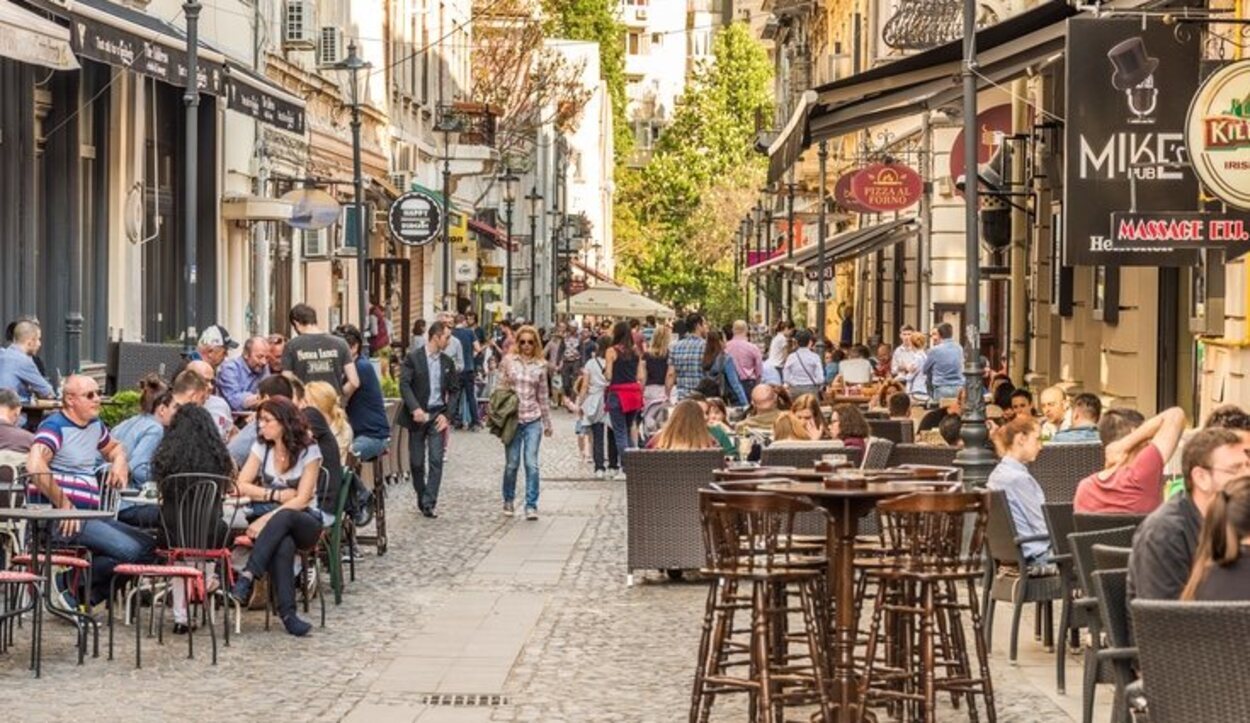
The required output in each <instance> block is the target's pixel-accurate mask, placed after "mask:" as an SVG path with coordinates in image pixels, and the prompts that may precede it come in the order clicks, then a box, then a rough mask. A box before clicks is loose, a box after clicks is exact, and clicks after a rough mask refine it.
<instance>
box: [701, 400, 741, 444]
mask: <svg viewBox="0 0 1250 723" xmlns="http://www.w3.org/2000/svg"><path fill="white" fill-rule="evenodd" d="M694 401H696V402H698V404H699V407H700V408H701V409H702V410H703V418H704V419H705V420H707V431H708V434H710V435H712V439H715V440H716V443H717V444H719V445H720V448H721V451H722V452H724V453H725V455H726V456H730V457H733V458H735V459H737V457H738V448H737V447H736V446H734V441H733V432H732V431H731V430H730V429H729V425H728V424H726V423H725V418H726V416H728V414H729V410H728V409H727V408H726V407H725V400H723V399H721V398H720V397H712V398H711V399H703V398H701V397H700V398H695V399H694Z"/></svg>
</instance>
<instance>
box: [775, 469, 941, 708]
mask: <svg viewBox="0 0 1250 723" xmlns="http://www.w3.org/2000/svg"><path fill="white" fill-rule="evenodd" d="M773 476H774V477H778V476H779V477H791V476H792V475H791V474H790V473H787V472H784V471H780V472H779V471H775V470H774V474H773ZM804 477H806V475H804ZM942 484H943V483H941V482H933V481H925V482H923V483H919V482H917V481H897V480H894V481H890V482H871V481H870V482H868V483H867V484H866V485H865V486H862V487H826V486H825V484H824V482H823V481H794V482H780V483H771V484H763V485H760V488H759V489H760V491H761V492H772V493H774V494H782V495H793V496H796V497H806V498H808V499H810V500H811V501H812V502H813V503H814V504H817V505H819V506H821V507H823V508H824V509H825V510H826V511H827V512H828V513H829V523H828V525H829V531H828V534H827V535H826V536H825V555H826V556H827V557H828V564H829V569H828V576H829V587H830V590H831V591H832V594H833V599H834V607H835V613H836V619H835V620H834V625H833V638H834V652H835V655H834V671H833V702H834V705H835V707H836V713H835V715H834V720H836V721H839V723H851V722H852V721H858V720H859V719H860V718H859V688H858V684H857V681H856V680H855V632H856V619H855V535H856V531H857V529H858V522H859V519H860V518H861V517H863V516H865V515H867V514H868V513H869V512H871V511H872V509H873V508H874V507H875V506H876V504H877V502H879V501H881V500H885V499H890V498H892V497H901V496H903V495H906V494H911V493H912V492H917V491H920V490H923V489H927V488H930V487H932V486H941V485H942Z"/></svg>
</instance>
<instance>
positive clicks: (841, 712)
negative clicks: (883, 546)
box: [826, 500, 863, 723]
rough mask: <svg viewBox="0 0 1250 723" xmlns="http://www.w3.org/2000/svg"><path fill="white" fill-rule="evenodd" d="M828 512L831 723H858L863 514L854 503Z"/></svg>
mask: <svg viewBox="0 0 1250 723" xmlns="http://www.w3.org/2000/svg"><path fill="white" fill-rule="evenodd" d="M837 504H838V506H837V507H833V508H831V509H830V510H829V513H830V517H829V530H828V536H827V540H826V549H827V553H828V556H829V572H828V574H829V587H830V590H831V591H832V595H833V600H834V607H835V610H834V615H835V617H834V624H833V638H834V641H835V642H834V665H833V696H832V698H833V701H834V707H835V714H834V720H835V721H838V723H855V722H857V721H858V720H859V687H858V686H859V683H858V681H857V680H856V677H855V633H856V625H855V623H856V617H855V533H856V531H857V525H856V523H857V521H858V519H859V518H860V517H861V516H862V514H863V510H862V509H861V508H860V506H859V505H857V504H856V503H855V502H854V501H851V500H839V501H838V503H837Z"/></svg>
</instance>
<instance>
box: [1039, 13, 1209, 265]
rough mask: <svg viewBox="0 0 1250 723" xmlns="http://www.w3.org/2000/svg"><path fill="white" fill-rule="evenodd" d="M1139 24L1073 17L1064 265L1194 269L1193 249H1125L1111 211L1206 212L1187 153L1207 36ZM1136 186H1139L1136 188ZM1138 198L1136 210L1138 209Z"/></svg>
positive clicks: (1069, 51) (1067, 80) (1066, 131)
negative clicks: (1190, 108)
mask: <svg viewBox="0 0 1250 723" xmlns="http://www.w3.org/2000/svg"><path fill="white" fill-rule="evenodd" d="M1174 30H1175V28H1174V27H1173V26H1171V25H1165V24H1164V23H1162V22H1158V21H1155V20H1146V21H1145V25H1144V27H1143V21H1142V20H1141V19H1138V18H1132V19H1127V18H1125V19H1119V18H1097V19H1094V18H1072V19H1070V20H1068V34H1067V48H1066V53H1067V60H1066V62H1065V64H1064V67H1065V73H1066V78H1065V86H1066V88H1067V94H1068V95H1067V98H1068V100H1067V112H1066V113H1065V115H1066V116H1067V118H1066V122H1065V123H1064V125H1063V128H1064V151H1063V157H1064V182H1063V192H1064V199H1063V222H1064V233H1063V237H1064V253H1063V265H1064V266H1097V265H1107V266H1192V265H1195V264H1196V263H1197V261H1198V253H1197V251H1196V250H1194V249H1187V248H1183V247H1174V248H1173V250H1172V251H1151V252H1138V251H1135V250H1125V249H1122V248H1117V247H1116V243H1115V241H1114V239H1113V235H1112V232H1111V214H1113V213H1117V212H1128V211H1130V210H1136V211H1140V212H1142V213H1154V212H1160V211H1167V212H1187V211H1197V210H1198V183H1197V180H1196V178H1195V176H1194V173H1193V171H1192V170H1190V169H1189V168H1188V167H1187V161H1188V160H1189V157H1188V154H1187V153H1186V151H1185V111H1186V105H1187V104H1188V103H1189V101H1190V99H1192V98H1193V97H1194V93H1195V92H1196V91H1197V89H1198V67H1199V55H1200V52H1199V51H1200V41H1199V35H1200V34H1199V33H1187V34H1178V33H1174V32H1173V31H1174ZM1134 187H1135V188H1134ZM1134 198H1135V200H1136V206H1134V205H1133V201H1134Z"/></svg>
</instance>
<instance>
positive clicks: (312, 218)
mask: <svg viewBox="0 0 1250 723" xmlns="http://www.w3.org/2000/svg"><path fill="white" fill-rule="evenodd" d="M282 200H283V201H286V202H287V203H289V204H291V218H290V219H288V220H287V224H288V225H290V226H291V228H298V229H300V230H302V231H320V230H321V229H323V228H327V227H329V226H330V225H331V224H333V223H334V222H335V221H338V220H339V217H340V216H342V215H343V207H342V206H340V205H339V202H338V201H336V200H334V196H331V195H330V194H328V193H326V192H325V191H323V190H321V189H320V188H295V189H292V190H290V191H287V192H286V193H284V194H282Z"/></svg>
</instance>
